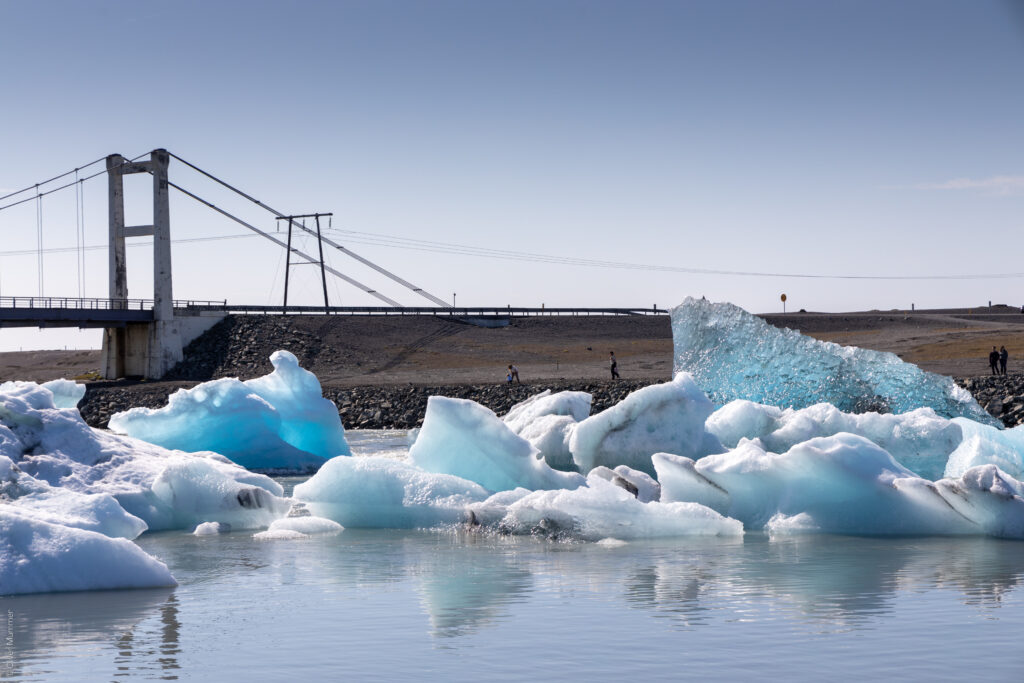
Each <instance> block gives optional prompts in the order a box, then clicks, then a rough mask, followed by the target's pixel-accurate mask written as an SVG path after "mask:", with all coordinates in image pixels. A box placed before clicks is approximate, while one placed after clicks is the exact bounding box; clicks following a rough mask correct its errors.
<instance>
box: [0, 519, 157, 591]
mask: <svg viewBox="0 0 1024 683" xmlns="http://www.w3.org/2000/svg"><path fill="white" fill-rule="evenodd" d="M175 585H177V582H175V580H174V577H173V576H171V572H170V571H169V570H168V569H167V565H165V564H164V563H163V562H160V561H159V560H157V559H155V558H153V557H151V556H149V555H147V554H146V553H145V552H143V550H142V549H141V548H139V547H138V546H137V545H135V544H134V543H132V542H131V541H129V540H127V539H124V538H110V537H109V536H104V535H103V534H100V533H97V532H95V531H87V530H85V529H76V528H72V527H68V526H62V525H59V524H51V523H49V522H45V521H41V520H39V519H33V518H32V517H27V516H24V515H22V514H21V512H20V511H18V510H16V509H15V508H14V507H12V506H10V505H0V595H13V594H20V593H50V592H56V591H82V590H102V589H113V588H150V587H157V586H175Z"/></svg>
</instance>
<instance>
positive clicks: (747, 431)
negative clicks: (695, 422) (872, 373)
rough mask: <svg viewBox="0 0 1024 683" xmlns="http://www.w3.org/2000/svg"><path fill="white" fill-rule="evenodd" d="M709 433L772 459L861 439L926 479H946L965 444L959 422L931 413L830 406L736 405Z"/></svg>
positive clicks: (712, 420)
mask: <svg viewBox="0 0 1024 683" xmlns="http://www.w3.org/2000/svg"><path fill="white" fill-rule="evenodd" d="M707 430H708V431H709V432H711V433H713V434H715V435H716V436H717V437H718V438H719V439H720V440H721V442H722V444H723V445H725V446H727V447H729V448H735V447H736V445H737V444H738V443H739V441H740V439H743V438H747V439H759V440H760V444H761V445H762V446H763V447H764V449H765V450H767V451H770V452H772V453H785V452H786V451H788V450H789V449H790V448H792V447H793V446H795V445H797V444H798V443H802V442H804V441H808V440H810V439H813V438H815V437H819V436H832V435H833V434H838V433H840V432H848V433H850V434H858V435H860V436H863V437H865V438H867V439H870V440H871V441H873V442H874V443H875V444H877V445H878V446H881V447H882V448H883V449H885V450H886V451H888V452H889V454H890V455H892V457H894V458H895V459H896V460H897V461H899V463H900V464H901V465H903V466H904V467H907V468H908V469H910V470H912V471H913V472H915V473H916V474H918V475H920V476H922V477H924V478H925V479H939V478H940V477H942V473H943V471H944V470H945V468H946V460H947V459H948V458H949V455H950V453H952V452H953V451H954V450H955V449H956V448H957V446H959V445H960V442H961V440H962V433H961V430H960V427H959V426H958V425H957V424H956V422H954V421H952V420H947V419H945V418H941V417H939V416H938V415H936V414H935V411H934V410H932V409H931V408H918V409H917V410H912V411H910V412H908V413H902V414H900V415H893V414H880V413H862V414H860V415H855V414H852V413H844V412H842V411H840V410H839V409H838V408H836V407H835V406H833V405H831V404H828V403H819V404H817V405H813V406H809V407H807V408H802V409H800V410H794V409H792V408H786V409H782V408H777V407H775V406H766V405H761V404H759V403H752V402H750V401H743V400H738V401H732V402H730V403H727V404H726V405H724V406H722V407H721V408H719V409H718V410H716V411H715V412H714V414H712V415H711V417H709V418H708V421H707ZM993 431H995V430H993Z"/></svg>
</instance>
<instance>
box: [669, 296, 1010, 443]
mask: <svg viewBox="0 0 1024 683" xmlns="http://www.w3.org/2000/svg"><path fill="white" fill-rule="evenodd" d="M672 341H673V344H674V346H675V354H674V355H675V359H674V366H675V372H676V373H680V372H689V373H690V374H692V375H693V377H694V379H695V380H696V382H697V384H698V386H700V387H701V389H703V390H704V391H705V392H706V393H707V394H708V396H709V398H711V400H712V401H714V402H715V403H716V404H718V405H723V404H725V403H728V402H729V401H733V400H736V399H746V400H748V401H755V402H757V403H764V404H767V405H773V406H779V407H783V408H797V409H799V408H806V407H808V406H812V405H814V404H816V403H831V404H832V405H834V406H835V407H836V408H838V409H839V410H841V411H843V412H847V413H863V412H867V411H875V412H891V413H905V412H908V411H911V410H914V409H916V408H931V409H933V410H934V411H935V412H936V413H938V414H939V415H940V416H943V417H948V418H954V417H966V418H970V419H971V420H975V421H976V422H981V423H983V424H988V425H993V426H995V425H998V422H997V421H996V419H995V418H993V417H992V416H991V415H989V414H988V413H987V412H985V410H984V409H983V408H982V407H981V406H980V405H978V403H977V401H975V400H974V398H972V397H971V395H970V394H969V393H968V392H967V391H966V390H965V389H962V388H960V387H958V386H957V385H956V384H955V383H954V382H953V380H952V379H950V378H949V377H944V376H942V375H936V374H933V373H930V372H925V371H924V370H921V368H919V367H917V366H916V365H913V364H911V363H905V362H903V361H902V360H900V359H899V357H898V356H896V355H895V354H892V353H883V352H881V351H869V350H867V349H860V348H857V347H853V346H840V345H839V344H833V343H832V342H822V341H818V340H816V339H812V338H811V337H807V336H804V335H802V334H800V333H799V332H796V331H794V330H788V329H779V328H776V327H773V326H771V325H769V324H768V323H767V322H765V321H764V320H762V319H761V318H758V317H757V316H755V315H751V314H750V313H747V312H746V311H744V310H743V309H742V308H739V307H737V306H734V305H732V304H728V303H711V302H709V301H706V300H703V299H693V298H687V299H686V300H685V301H684V302H683V303H682V304H680V305H679V306H677V307H676V308H674V309H672Z"/></svg>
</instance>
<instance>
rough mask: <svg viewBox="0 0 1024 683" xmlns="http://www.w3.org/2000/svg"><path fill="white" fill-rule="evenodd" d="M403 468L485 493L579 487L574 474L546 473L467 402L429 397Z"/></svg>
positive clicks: (496, 422) (526, 447)
mask: <svg viewBox="0 0 1024 683" xmlns="http://www.w3.org/2000/svg"><path fill="white" fill-rule="evenodd" d="M409 462H410V463H412V464H413V465H416V466H417V467H420V468H421V469H423V470H425V471H427V472H435V473H439V474H453V475H455V476H457V477H462V478H463V479H468V480H470V481H474V482H476V483H477V484H479V485H480V486H482V487H484V488H485V489H487V490H488V491H492V492H493V491H507V490H509V489H514V488H519V487H523V488H527V489H530V490H537V489H562V488H575V487H577V486H581V485H582V484H583V482H584V479H583V477H582V476H580V475H579V474H576V473H574V472H560V471H557V470H554V469H552V468H551V467H550V466H548V464H547V463H546V462H545V461H544V459H543V458H541V457H540V453H539V451H538V450H537V449H536V448H534V446H533V445H532V444H530V442H529V441H527V440H526V439H524V438H522V437H520V436H518V435H516V433H515V432H513V431H512V430H511V429H509V427H508V425H506V424H505V423H504V422H502V420H501V419H500V418H499V417H498V416H497V415H495V414H494V412H493V411H491V410H490V409H488V408H486V407H484V406H482V405H480V404H479V403H475V402H473V401H470V400H467V399H459V398H446V397H443V396H431V397H430V398H429V399H428V400H427V411H426V414H425V415H424V417H423V427H422V428H421V429H420V432H419V435H418V436H417V437H416V442H415V443H414V444H413V445H412V447H411V448H410V449H409Z"/></svg>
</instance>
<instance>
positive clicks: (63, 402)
mask: <svg viewBox="0 0 1024 683" xmlns="http://www.w3.org/2000/svg"><path fill="white" fill-rule="evenodd" d="M40 386H42V387H43V388H44V389H49V391H50V393H51V394H53V405H55V406H56V407H58V408H76V407H78V402H79V401H81V400H82V399H83V398H85V385H84V384H78V383H77V382H75V381H73V380H70V379H54V380H50V381H49V382H43V383H42V384H41V385H40Z"/></svg>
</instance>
